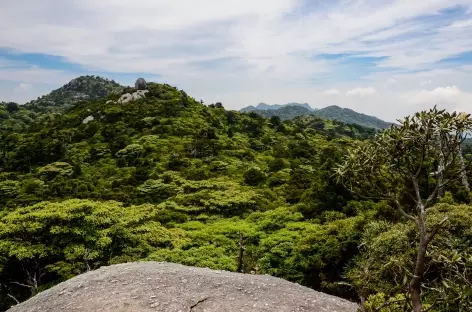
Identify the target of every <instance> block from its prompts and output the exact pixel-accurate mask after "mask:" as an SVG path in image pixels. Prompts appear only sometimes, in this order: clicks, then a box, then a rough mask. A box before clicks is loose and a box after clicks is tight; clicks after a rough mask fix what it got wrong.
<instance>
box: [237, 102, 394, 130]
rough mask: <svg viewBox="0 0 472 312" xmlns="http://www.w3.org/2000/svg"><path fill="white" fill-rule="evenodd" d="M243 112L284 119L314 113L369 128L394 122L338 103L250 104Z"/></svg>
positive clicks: (386, 125) (382, 127)
mask: <svg viewBox="0 0 472 312" xmlns="http://www.w3.org/2000/svg"><path fill="white" fill-rule="evenodd" d="M241 112H255V113H257V114H259V115H261V116H264V117H268V118H270V117H272V116H278V117H280V118H281V119H282V120H289V119H293V118H295V117H297V116H306V115H313V116H317V117H320V118H323V119H331V120H339V121H342V122H345V123H351V124H358V125H361V126H363V127H367V128H375V129H386V128H388V127H390V126H391V125H392V123H389V122H385V121H383V120H380V119H379V118H377V117H374V116H369V115H365V114H361V113H358V112H356V111H353V110H352V109H349V108H342V107H339V106H336V105H332V106H328V107H325V108H321V109H312V108H311V107H310V106H309V105H308V104H297V103H289V104H285V105H267V104H264V105H261V104H259V105H258V106H257V107H254V106H248V107H245V108H243V109H241Z"/></svg>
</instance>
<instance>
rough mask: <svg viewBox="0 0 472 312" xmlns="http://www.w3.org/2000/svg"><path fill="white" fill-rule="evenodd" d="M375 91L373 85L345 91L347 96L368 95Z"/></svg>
mask: <svg viewBox="0 0 472 312" xmlns="http://www.w3.org/2000/svg"><path fill="white" fill-rule="evenodd" d="M375 93H377V90H375V88H374V87H367V88H355V89H352V90H349V91H347V92H346V95H347V96H369V95H373V94H375Z"/></svg>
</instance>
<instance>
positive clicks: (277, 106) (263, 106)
mask: <svg viewBox="0 0 472 312" xmlns="http://www.w3.org/2000/svg"><path fill="white" fill-rule="evenodd" d="M284 107H303V108H305V109H307V110H309V111H312V110H313V108H312V107H311V106H310V105H308V103H303V104H302V103H296V102H293V103H287V104H272V105H271V104H266V103H259V104H258V105H257V106H256V107H254V106H252V105H251V106H248V107H245V108H243V109H241V110H240V112H243V113H244V112H252V111H256V110H278V109H281V108H284Z"/></svg>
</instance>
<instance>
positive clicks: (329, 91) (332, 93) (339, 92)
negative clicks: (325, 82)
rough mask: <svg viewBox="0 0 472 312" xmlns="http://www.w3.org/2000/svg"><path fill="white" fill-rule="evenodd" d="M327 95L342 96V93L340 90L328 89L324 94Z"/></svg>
mask: <svg viewBox="0 0 472 312" xmlns="http://www.w3.org/2000/svg"><path fill="white" fill-rule="evenodd" d="M323 93H324V94H325V95H339V94H341V91H339V90H338V89H334V88H333V89H327V90H325V91H324V92H323Z"/></svg>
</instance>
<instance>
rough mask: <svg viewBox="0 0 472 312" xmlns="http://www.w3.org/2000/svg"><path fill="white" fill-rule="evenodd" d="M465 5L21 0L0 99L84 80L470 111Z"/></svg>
mask: <svg viewBox="0 0 472 312" xmlns="http://www.w3.org/2000/svg"><path fill="white" fill-rule="evenodd" d="M471 33H472V0H414V1H412V0H375V1H374V0H329V1H328V0H319V1H312V0H258V1H254V0H239V1H237V0H225V1H218V0H199V1H194V0H174V1H164V0H162V1H156V0H135V1H125V0H101V1H96V0H81V1H78V0H71V1H63V0H42V1H37V0H22V1H9V2H5V3H2V10H0V101H1V100H4V101H17V102H19V103H24V102H27V101H29V100H31V99H35V98H36V97H38V96H40V95H42V94H45V93H47V92H50V91H51V90H53V89H55V88H58V87H60V86H61V85H63V84H65V83H67V82H68V81H69V80H71V79H73V78H75V77H77V76H80V75H84V74H93V75H100V76H104V77H106V78H109V79H114V80H116V81H118V82H121V83H123V84H133V82H134V80H135V79H136V78H137V77H138V76H142V77H144V78H146V79H148V80H152V81H157V82H166V83H169V84H172V85H176V86H178V87H179V88H182V89H184V90H186V91H187V93H188V94H190V95H192V96H194V97H195V98H197V99H203V100H204V101H205V102H206V103H211V102H216V101H220V102H223V104H224V105H225V107H227V108H232V109H239V108H241V107H244V106H248V105H255V104H257V103H258V102H266V103H284V102H295V101H298V102H303V103H305V102H307V103H310V104H311V105H312V106H313V107H323V106H327V105H339V106H343V107H349V108H352V109H355V110H357V111H360V112H363V113H368V114H373V115H376V116H379V117H381V118H384V119H388V120H394V119H396V118H400V117H403V116H405V115H406V114H410V113H412V112H415V111H417V110H421V109H425V108H428V107H430V106H433V105H435V104H437V105H438V106H442V107H444V108H447V109H450V110H463V111H468V112H472V39H471V36H470V34H471Z"/></svg>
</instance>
